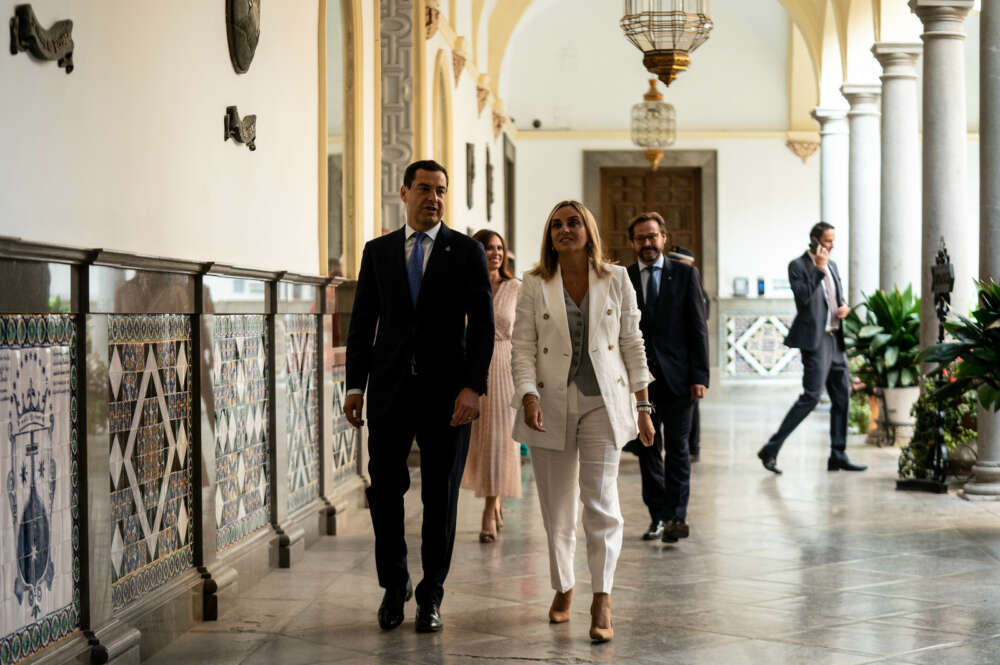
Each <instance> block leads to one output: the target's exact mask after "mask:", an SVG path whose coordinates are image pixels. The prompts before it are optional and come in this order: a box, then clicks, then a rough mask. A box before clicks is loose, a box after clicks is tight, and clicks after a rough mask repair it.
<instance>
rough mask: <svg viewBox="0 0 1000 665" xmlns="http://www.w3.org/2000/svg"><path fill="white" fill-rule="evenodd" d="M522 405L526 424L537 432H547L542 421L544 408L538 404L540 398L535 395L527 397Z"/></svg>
mask: <svg viewBox="0 0 1000 665" xmlns="http://www.w3.org/2000/svg"><path fill="white" fill-rule="evenodd" d="M522 404H523V405H524V424H525V425H527V426H528V427H530V428H531V429H533V430H535V431H536V432H545V431H547V430H546V429H545V425H544V421H543V420H542V406H541V405H540V404H539V403H538V398H537V397H535V396H534V395H525V396H524V401H523V402H522Z"/></svg>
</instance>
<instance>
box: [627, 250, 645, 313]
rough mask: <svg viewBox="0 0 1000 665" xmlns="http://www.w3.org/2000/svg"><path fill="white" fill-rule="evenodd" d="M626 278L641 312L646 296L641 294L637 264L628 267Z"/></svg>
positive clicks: (640, 281)
mask: <svg viewBox="0 0 1000 665" xmlns="http://www.w3.org/2000/svg"><path fill="white" fill-rule="evenodd" d="M628 278H629V279H630V280H632V288H633V289H635V297H636V300H637V301H638V305H639V311H640V312H641V311H642V310H643V309H644V308H645V307H646V294H645V293H643V292H642V276H641V273H640V272H639V263H638V262H636V263H633V264H632V265H630V266H629V267H628Z"/></svg>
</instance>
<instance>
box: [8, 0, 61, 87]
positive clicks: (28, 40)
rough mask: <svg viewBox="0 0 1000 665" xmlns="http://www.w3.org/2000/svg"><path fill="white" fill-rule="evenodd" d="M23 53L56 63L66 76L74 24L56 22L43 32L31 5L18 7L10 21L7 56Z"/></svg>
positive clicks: (15, 8)
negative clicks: (64, 71)
mask: <svg viewBox="0 0 1000 665" xmlns="http://www.w3.org/2000/svg"><path fill="white" fill-rule="evenodd" d="M21 51H26V52H28V53H30V54H31V55H33V56H34V57H36V58H38V59H39V60H55V61H57V63H58V64H59V66H60V67H62V68H64V69H65V70H66V73H67V74H69V73H71V72H72V71H73V21H71V20H69V19H64V20H62V21H56V22H55V23H53V24H52V27H51V28H49V29H47V30H46V29H45V28H43V27H42V26H41V24H40V23H39V22H38V19H37V18H36V17H35V11H34V10H33V9H32V8H31V5H17V6H16V7H14V16H13V17H12V18H11V19H10V54H11V55H17V54H18V53H20V52H21Z"/></svg>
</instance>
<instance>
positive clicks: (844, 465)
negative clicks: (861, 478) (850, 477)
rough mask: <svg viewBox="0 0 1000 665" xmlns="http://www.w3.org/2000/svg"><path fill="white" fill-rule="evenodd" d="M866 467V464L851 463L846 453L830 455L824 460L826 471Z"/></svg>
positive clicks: (859, 469)
mask: <svg viewBox="0 0 1000 665" xmlns="http://www.w3.org/2000/svg"><path fill="white" fill-rule="evenodd" d="M867 468H868V466H867V465H866V464H855V463H853V462H852V461H851V460H849V459H847V455H842V456H837V455H830V458H829V459H828V460H826V470H827V471H864V470H865V469H867Z"/></svg>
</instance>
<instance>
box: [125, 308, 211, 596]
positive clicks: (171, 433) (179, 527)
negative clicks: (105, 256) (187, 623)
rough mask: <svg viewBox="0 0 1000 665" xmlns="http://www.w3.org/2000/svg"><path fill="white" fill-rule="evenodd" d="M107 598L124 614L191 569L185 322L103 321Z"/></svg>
mask: <svg viewBox="0 0 1000 665" xmlns="http://www.w3.org/2000/svg"><path fill="white" fill-rule="evenodd" d="M108 359H109V366H108V391H109V395H110V401H109V404H108V433H109V436H110V438H111V441H110V444H111V456H110V466H111V479H110V480H111V522H112V524H111V526H112V534H113V535H112V540H111V543H110V545H111V569H112V585H111V599H112V605H113V606H114V608H115V609H120V608H123V607H126V606H128V605H130V604H132V603H133V602H135V601H136V600H138V599H140V598H142V597H143V596H144V595H145V594H147V593H149V592H150V591H151V590H153V589H155V588H157V587H159V586H161V585H163V584H164V583H166V582H167V581H169V580H170V579H172V578H174V577H176V576H177V575H179V574H181V573H182V572H184V571H185V570H187V569H189V568H191V566H192V565H193V558H192V543H191V533H192V526H193V520H192V511H191V508H192V505H193V503H192V491H193V490H192V482H191V390H190V381H189V378H190V375H191V372H190V369H191V318H190V317H188V316H185V315H175V314H157V315H141V316H140V315H114V316H109V317H108Z"/></svg>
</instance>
